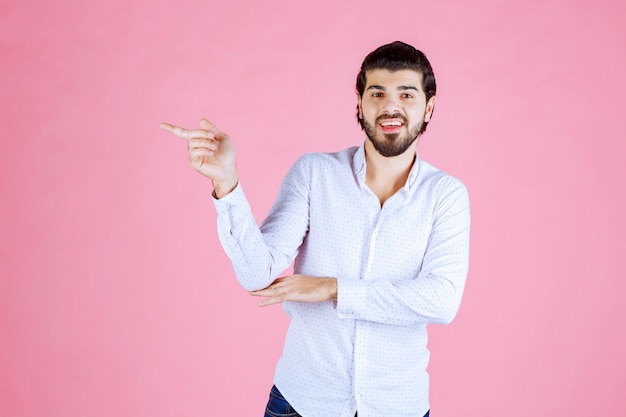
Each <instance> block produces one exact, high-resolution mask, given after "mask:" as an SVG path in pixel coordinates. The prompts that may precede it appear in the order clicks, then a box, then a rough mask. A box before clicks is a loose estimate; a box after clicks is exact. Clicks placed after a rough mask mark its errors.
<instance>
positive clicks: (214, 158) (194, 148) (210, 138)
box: [161, 119, 239, 198]
mask: <svg viewBox="0 0 626 417" xmlns="http://www.w3.org/2000/svg"><path fill="white" fill-rule="evenodd" d="M161 128H163V129H165V130H167V131H168V132H170V133H173V134H175V135H176V136H178V137H181V138H183V139H187V142H188V148H189V163H190V164H191V166H192V167H193V169H195V170H196V171H198V172H199V173H201V174H202V175H204V176H206V177H209V178H210V179H211V181H213V187H214V188H215V197H217V198H221V197H224V196H225V195H226V194H228V193H230V192H231V191H232V190H234V189H235V187H236V186H237V182H238V181H239V177H238V174H237V168H236V166H235V148H234V147H233V144H232V142H231V141H230V137H229V136H228V135H227V134H225V133H223V132H221V131H220V130H219V129H218V128H216V127H215V126H213V125H212V124H211V122H209V121H208V120H207V119H202V120H200V129H194V130H187V129H184V128H182V127H178V126H174V125H172V124H169V123H161Z"/></svg>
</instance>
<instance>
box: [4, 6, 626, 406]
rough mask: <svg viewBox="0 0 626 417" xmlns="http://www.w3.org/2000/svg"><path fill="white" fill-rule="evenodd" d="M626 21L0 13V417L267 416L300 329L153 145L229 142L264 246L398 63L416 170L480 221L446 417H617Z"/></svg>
mask: <svg viewBox="0 0 626 417" xmlns="http://www.w3.org/2000/svg"><path fill="white" fill-rule="evenodd" d="M37 3H39V4H37ZM625 21H626V3H624V2H623V1H610V0H598V1H593V2H590V1H557V0H547V1H545V0H544V1H509V2H505V1H496V0H480V1H479V0H476V1H472V2H467V1H434V0H433V1H428V2H418V1H415V0H413V1H410V2H409V1H402V2H399V1H398V2H393V1H388V2H380V1H376V2H371V1H337V0H333V1H328V0H324V1H319V0H318V1H316V2H306V3H304V2H294V1H291V2H290V1H251V0H245V1H244V0H242V1H234V0H233V1H230V2H228V3H227V2H217V1H180V0H179V1H174V0H168V1H165V0H163V1H146V0H133V1H123V2H122V1H117V0H107V1H105V0H98V1H82V0H58V1H56V2H44V1H39V2H32V1H31V2H29V1H18V0H2V1H1V2H0V52H1V54H0V57H1V58H0V59H1V64H0V98H1V100H2V102H1V103H2V109H1V111H0V118H1V119H0V138H1V139H0V140H1V148H0V237H1V239H0V415H2V416H7V417H9V416H10V417H17V416H19V417H27V416H28V417H30V416H33V417H41V416H47V417H56V416H59V417H73V416H91V417H99V416H113V415H114V416H151V417H160V416H163V417H165V416H168V417H169V416H218V415H242V416H254V415H257V416H260V415H262V412H263V408H264V405H265V401H266V398H267V393H268V390H269V388H270V386H271V383H272V375H273V369H274V364H275V361H276V359H277V357H278V356H279V354H280V351H281V347H282V342H283V337H284V332H285V329H286V326H287V318H286V316H285V314H284V313H283V311H282V309H281V308H280V307H272V308H267V309H258V308H257V307H256V302H257V300H256V299H252V298H251V297H249V296H248V295H247V293H246V292H245V291H243V290H242V289H241V288H239V287H238V284H237V283H236V280H235V278H234V276H233V273H232V269H231V266H230V263H229V262H228V260H227V258H226V256H225V255H224V254H223V252H222V250H221V248H220V246H219V243H218V240H217V236H216V231H215V211H214V209H213V207H212V204H211V202H210V198H209V193H210V190H211V186H210V184H209V182H208V181H206V180H204V179H203V178H202V177H201V176H200V175H198V174H196V173H195V172H193V171H192V170H191V168H189V166H188V163H187V156H186V145H185V143H184V141H182V140H180V139H177V138H175V137H171V136H170V135H167V134H166V133H165V132H163V131H161V130H160V129H159V128H158V125H159V123H160V122H162V121H169V122H173V123H177V124H182V125H184V126H189V127H193V126H196V124H197V121H198V120H199V119H200V117H202V116H206V117H208V118H209V119H210V120H212V121H213V122H214V123H215V124H216V125H217V126H218V127H220V128H221V129H222V130H224V131H226V132H228V133H230V134H231V136H232V137H233V139H234V141H235V144H236V148H237V150H238V163H239V168H240V173H241V178H242V182H243V183H244V184H245V187H246V190H247V194H248V197H249V199H250V200H251V203H252V205H253V208H254V210H255V214H256V216H257V218H258V219H259V220H260V219H261V218H262V217H263V216H264V215H265V214H266V213H267V210H268V209H269V206H270V204H271V203H272V201H273V199H274V197H275V195H276V192H277V189H278V186H279V184H280V181H281V179H282V177H283V175H284V174H285V172H286V171H287V169H288V168H289V166H290V165H291V164H292V163H293V162H294V161H295V160H296V158H297V157H298V156H299V155H301V154H302V153H304V152H308V151H335V150H339V149H343V148H345V147H348V146H352V145H355V144H359V143H361V141H363V139H364V137H363V134H362V133H361V131H360V130H359V128H358V126H357V123H356V121H355V118H354V106H355V95H354V82H355V76H356V73H357V71H358V67H359V65H360V63H361V61H362V59H363V58H364V56H365V54H367V53H368V52H369V51H370V50H372V49H373V48H375V47H377V46H379V45H380V44H382V43H387V42H390V41H393V40H396V39H401V40H404V41H406V42H409V43H412V44H414V45H416V46H417V47H418V48H420V49H422V50H423V51H424V52H426V54H427V55H428V56H429V58H430V59H431V62H432V64H433V66H434V68H435V73H436V75H437V81H438V84H439V94H438V101H437V109H436V111H435V114H434V118H433V121H432V123H431V124H430V125H429V129H428V132H427V133H426V135H425V136H424V137H423V140H422V143H421V145H420V149H421V150H420V152H421V155H422V157H423V158H424V159H426V160H428V161H429V162H431V163H433V164H434V165H436V166H439V167H440V168H443V169H445V170H447V171H448V172H450V173H451V174H453V175H455V176H458V177H459V178H461V179H462V180H463V181H464V182H465V183H466V185H467V186H468V188H469V190H470V195H471V200H472V211H473V213H472V214H473V228H472V262H471V267H470V270H471V271H470V276H469V280H468V286H467V291H466V294H465V298H464V301H463V305H462V307H461V310H460V313H459V315H458V317H457V319H456V321H455V322H454V323H453V324H452V325H450V326H446V327H439V326H431V341H430V347H431V350H432V352H433V355H432V362H431V366H430V372H431V377H432V387H431V390H432V394H431V400H432V404H431V405H432V408H433V415H437V416H439V417H444V416H449V417H456V416H466V417H488V416H497V417H501V416H507V417H518V416H519V417H521V416H528V415H536V416H566V415H567V416H570V417H577V416H588V415H608V416H616V415H623V413H624V410H625V409H626V407H625V406H624V399H623V395H624V390H625V389H626V366H625V360H624V352H625V351H626V335H625V329H626V326H625V325H624V319H625V318H626V314H624V305H625V302H626V299H625V298H626V297H625V295H626V284H625V282H626V279H625V274H626V262H625V258H626V256H625V255H626V254H625V250H624V249H625V248H626V239H625V237H624V236H625V233H626V221H625V220H624V215H623V212H624V210H625V209H626V207H625V204H624V199H625V192H624V189H625V186H624V182H625V181H624V180H625V179H626V175H625V173H624V169H623V160H624V157H625V156H626V146H625V145H624V142H625V138H626V135H625V132H624V130H625V129H624V117H625V116H626V83H625V82H624V74H625V73H626V48H625V46H624V45H626V29H625V28H626V26H625V25H624V22H625ZM236 407H240V410H241V411H240V412H235V413H233V409H234V408H236Z"/></svg>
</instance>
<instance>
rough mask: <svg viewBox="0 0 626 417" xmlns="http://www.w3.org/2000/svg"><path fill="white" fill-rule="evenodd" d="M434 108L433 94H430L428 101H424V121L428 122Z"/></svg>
mask: <svg viewBox="0 0 626 417" xmlns="http://www.w3.org/2000/svg"><path fill="white" fill-rule="evenodd" d="M434 109H435V96H432V97H431V98H430V99H429V100H428V103H426V112H425V113H424V121H425V122H430V118H431V117H432V115H433V110H434Z"/></svg>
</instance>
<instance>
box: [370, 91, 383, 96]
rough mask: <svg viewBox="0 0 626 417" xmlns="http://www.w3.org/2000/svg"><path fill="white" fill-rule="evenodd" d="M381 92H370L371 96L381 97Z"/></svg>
mask: <svg viewBox="0 0 626 417" xmlns="http://www.w3.org/2000/svg"><path fill="white" fill-rule="evenodd" d="M382 96H383V93H381V92H380V91H375V92H373V93H372V97H382Z"/></svg>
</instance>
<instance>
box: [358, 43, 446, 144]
mask: <svg viewBox="0 0 626 417" xmlns="http://www.w3.org/2000/svg"><path fill="white" fill-rule="evenodd" d="M375 69H385V70H388V71H400V70H407V69H408V70H413V71H417V72H419V73H421V74H422V88H423V90H424V93H425V94H426V102H427V103H428V100H430V98H431V97H432V96H434V95H435V93H436V92H437V84H436V83H435V74H434V73H433V69H432V67H431V66H430V62H429V61H428V58H426V55H424V53H423V52H422V51H420V50H418V49H415V48H414V47H413V46H411V45H409V44H407V43H404V42H400V41H395V42H392V43H389V44H387V45H383V46H381V47H379V48H377V49H375V50H374V51H372V52H370V53H369V54H368V55H367V56H366V57H365V59H364V60H363V63H362V64H361V70H360V71H359V74H358V75H357V77H356V91H357V94H358V95H359V97H363V92H364V91H365V84H366V82H367V78H366V77H367V71H370V70H375ZM356 118H357V120H358V121H359V124H360V125H361V128H362V129H365V126H364V125H363V120H361V118H360V117H359V106H358V105H357V110H356ZM427 124H428V122H426V121H424V125H423V126H422V129H421V130H420V132H419V133H420V134H421V133H422V132H424V131H425V130H426V125H427Z"/></svg>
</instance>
